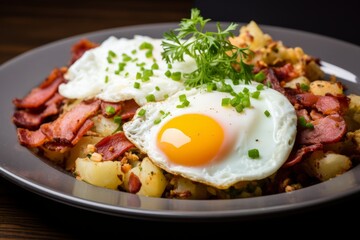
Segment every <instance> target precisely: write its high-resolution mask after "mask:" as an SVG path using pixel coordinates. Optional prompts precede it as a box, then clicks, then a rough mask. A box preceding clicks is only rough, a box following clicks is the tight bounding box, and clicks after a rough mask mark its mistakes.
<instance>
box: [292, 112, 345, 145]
mask: <svg viewBox="0 0 360 240" xmlns="http://www.w3.org/2000/svg"><path fill="white" fill-rule="evenodd" d="M311 123H312V124H313V126H314V128H313V129H310V128H306V129H302V130H301V131H298V134H297V140H298V143H299V144H306V145H308V144H316V143H323V144H325V143H335V142H338V141H339V140H340V139H341V138H342V137H343V136H344V134H345V133H346V122H345V120H344V118H343V117H342V116H340V115H339V114H332V115H328V116H326V117H323V118H319V119H317V120H314V121H312V122H311Z"/></svg>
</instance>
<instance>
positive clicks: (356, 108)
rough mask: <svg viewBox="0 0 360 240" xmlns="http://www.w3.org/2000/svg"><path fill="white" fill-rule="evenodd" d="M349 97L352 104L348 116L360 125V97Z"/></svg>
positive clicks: (353, 95)
mask: <svg viewBox="0 0 360 240" xmlns="http://www.w3.org/2000/svg"><path fill="white" fill-rule="evenodd" d="M348 97H349V98H350V104H349V109H348V111H347V112H346V115H347V116H349V118H350V119H352V120H354V121H355V122H357V123H359V124H360V96H358V95H355V94H350V95H348Z"/></svg>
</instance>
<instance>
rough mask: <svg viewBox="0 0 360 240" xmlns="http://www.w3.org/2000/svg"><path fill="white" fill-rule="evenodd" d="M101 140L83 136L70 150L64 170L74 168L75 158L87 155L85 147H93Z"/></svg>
mask: <svg viewBox="0 0 360 240" xmlns="http://www.w3.org/2000/svg"><path fill="white" fill-rule="evenodd" d="M101 139H102V138H101V137H95V136H84V137H82V138H81V139H80V140H79V142H78V143H77V144H76V145H75V146H74V147H73V148H72V149H71V150H70V153H69V156H68V158H67V159H66V166H65V167H66V170H71V169H73V168H74V167H75V160H76V159H77V158H84V157H86V155H87V154H88V151H87V146H88V145H89V144H92V145H95V144H96V143H98V142H99V141H100V140H101Z"/></svg>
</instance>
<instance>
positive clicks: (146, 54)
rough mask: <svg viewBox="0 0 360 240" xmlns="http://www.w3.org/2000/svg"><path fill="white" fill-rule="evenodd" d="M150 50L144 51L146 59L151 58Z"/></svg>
mask: <svg viewBox="0 0 360 240" xmlns="http://www.w3.org/2000/svg"><path fill="white" fill-rule="evenodd" d="M152 55H153V54H152V50H147V51H146V53H145V56H146V57H147V58H150V57H152Z"/></svg>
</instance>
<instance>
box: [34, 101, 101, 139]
mask: <svg viewBox="0 0 360 240" xmlns="http://www.w3.org/2000/svg"><path fill="white" fill-rule="evenodd" d="M99 108H100V100H92V101H90V102H85V101H83V102H81V103H80V104H78V105H76V106H75V107H74V108H73V109H71V110H70V111H69V112H67V113H65V114H63V115H61V116H60V117H59V118H57V119H56V120H55V121H54V122H51V123H45V124H43V125H41V127H40V129H41V131H42V132H43V133H44V134H45V135H46V136H47V137H48V138H49V139H52V140H54V141H57V142H64V143H71V141H72V140H73V139H74V138H75V136H76V135H77V133H78V131H79V129H80V128H81V127H82V125H83V124H84V123H85V121H86V120H87V119H88V118H89V117H92V116H94V115H95V114H96V112H97V111H98V110H99Z"/></svg>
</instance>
